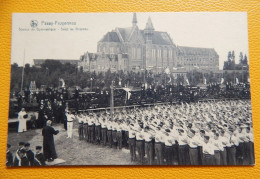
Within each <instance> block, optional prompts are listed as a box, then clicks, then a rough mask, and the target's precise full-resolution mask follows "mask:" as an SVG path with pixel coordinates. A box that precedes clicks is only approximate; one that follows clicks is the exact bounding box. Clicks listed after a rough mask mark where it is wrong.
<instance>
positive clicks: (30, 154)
mask: <svg viewBox="0 0 260 179" xmlns="http://www.w3.org/2000/svg"><path fill="white" fill-rule="evenodd" d="M24 149H25V151H26V156H27V158H28V160H29V165H30V166H33V161H34V153H33V152H32V151H31V150H30V143H26V144H24Z"/></svg>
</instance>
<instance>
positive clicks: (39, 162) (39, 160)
mask: <svg viewBox="0 0 260 179" xmlns="http://www.w3.org/2000/svg"><path fill="white" fill-rule="evenodd" d="M41 150H42V147H41V146H36V154H35V157H34V166H45V165H46V164H45V157H44V155H43V154H42V152H41Z"/></svg>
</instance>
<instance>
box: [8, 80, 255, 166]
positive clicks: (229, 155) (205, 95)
mask: <svg viewBox="0 0 260 179" xmlns="http://www.w3.org/2000/svg"><path fill="white" fill-rule="evenodd" d="M84 95H85V96H84ZM88 95H90V96H88ZM114 95H115V96H114V100H115V104H118V105H122V106H121V107H119V108H112V107H111V108H110V109H109V108H106V109H99V110H97V111H95V112H94V110H89V109H93V108H98V107H110V99H109V98H111V94H110V91H103V92H102V91H95V92H94V93H90V94H88V93H81V92H80V90H79V89H78V88H76V89H75V91H74V92H73V94H69V92H68V90H66V89H62V90H56V89H50V88H49V89H47V90H46V91H44V92H40V93H35V94H34V96H32V100H35V101H36V102H37V104H38V106H37V108H36V109H34V110H36V111H38V118H36V116H35V115H32V116H31V118H32V119H33V120H31V123H30V124H33V126H34V127H36V128H43V129H46V127H47V128H48V126H50V124H49V125H48V123H50V121H51V123H52V122H53V123H56V124H58V123H63V125H64V129H65V130H67V133H68V138H72V128H73V123H75V121H78V123H79V124H78V126H79V128H78V132H79V139H80V140H85V141H87V142H90V143H94V144H100V145H104V146H109V147H115V148H118V149H122V148H127V149H129V150H130V154H131V156H130V157H131V161H135V162H138V163H139V164H147V165H154V164H155V165H164V164H167V165H252V164H254V163H255V161H254V139H253V130H252V117H251V101H250V87H249V85H247V84H243V85H240V86H239V85H237V86H232V85H230V84H227V85H226V87H225V88H220V86H219V85H217V84H214V85H209V86H208V87H207V89H205V90H202V89H200V88H199V87H195V88H194V87H184V86H181V85H180V86H166V87H160V88H153V87H150V88H147V89H145V88H142V89H141V91H140V93H139V94H138V92H132V95H131V98H128V100H129V101H130V102H131V103H130V107H124V106H126V103H125V99H126V98H125V94H123V93H122V91H121V92H120V91H119V92H118V93H117V92H116V91H115V94H114ZM120 95H121V96H120ZM18 98H19V100H18V106H19V108H20V109H21V112H19V113H18V118H19V120H18V121H19V127H18V132H23V131H26V130H27V127H26V123H24V120H22V119H24V118H27V117H28V115H26V113H25V110H24V108H23V106H24V104H25V103H26V101H27V100H29V98H28V96H27V98H28V99H27V98H24V97H22V96H18ZM23 98H24V99H23ZM99 98H100V99H99ZM149 99H150V100H151V101H149ZM209 99H211V100H209ZM117 100H119V103H117ZM29 101H30V100H29ZM138 101H139V102H140V103H138ZM121 102H122V104H121ZM123 102H124V103H123ZM141 102H144V103H146V104H152V105H138V107H136V105H135V106H131V104H141ZM157 102H162V103H163V102H168V103H167V104H166V103H165V104H160V105H159V104H157ZM70 103H73V105H71V104H70ZM94 104H98V105H97V106H95V107H94V106H93V105H94ZM102 105H103V106H102ZM115 106H117V105H115ZM20 121H21V122H20ZM48 121H49V122H48ZM54 133H56V132H54ZM57 133H58V132H57ZM46 143H48V142H47V141H46ZM26 145H28V144H26ZM53 145H54V144H53ZM9 147H10V146H9ZM43 147H44V148H45V152H44V153H45V154H44V156H45V158H46V159H47V160H53V159H55V158H56V157H57V155H56V151H55V148H54V150H53V151H54V152H52V151H51V149H50V150H49V149H48V150H49V152H50V153H52V154H47V152H46V146H44V144H43ZM38 148H39V146H38ZM48 150H47V151H48ZM18 153H19V155H18V156H19V157H20V158H19V161H20V163H19V162H18V163H17V162H15V160H14V162H12V164H11V165H15V166H28V165H34V164H33V163H35V162H29V164H28V165H27V164H24V165H22V164H21V161H22V159H23V158H28V156H27V154H26V146H24V147H21V148H19V152H18ZM53 153H54V154H53ZM16 155H17V154H16ZM8 157H9V158H10V155H9V154H7V164H6V165H7V166H9V164H8V161H9V159H8ZM16 158H17V157H16ZM24 160H25V159H24ZM28 160H29V158H28ZM10 161H11V160H10ZM44 161H45V160H44ZM9 163H10V162H9ZM25 163H28V162H25ZM41 163H42V164H41V165H43V162H41ZM11 165H10V166H11Z"/></svg>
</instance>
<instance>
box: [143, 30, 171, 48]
mask: <svg viewBox="0 0 260 179" xmlns="http://www.w3.org/2000/svg"><path fill="white" fill-rule="evenodd" d="M141 33H142V35H143V37H144V38H145V35H144V30H141ZM152 43H153V44H158V45H173V42H172V40H171V38H170V36H169V34H168V33H167V32H160V31H153V35H152Z"/></svg>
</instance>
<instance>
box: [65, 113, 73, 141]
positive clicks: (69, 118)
mask: <svg viewBox="0 0 260 179" xmlns="http://www.w3.org/2000/svg"><path fill="white" fill-rule="evenodd" d="M66 116H67V134H68V137H67V138H72V129H73V120H75V115H74V114H72V113H71V112H70V111H67V112H66Z"/></svg>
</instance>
